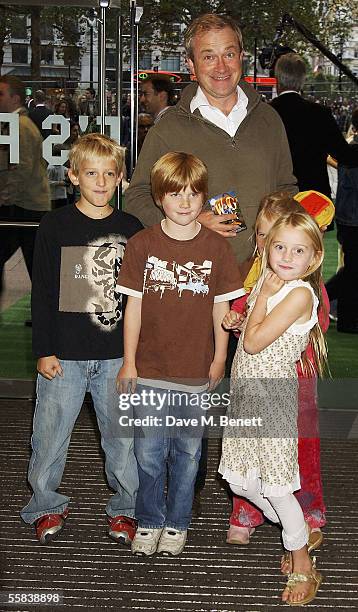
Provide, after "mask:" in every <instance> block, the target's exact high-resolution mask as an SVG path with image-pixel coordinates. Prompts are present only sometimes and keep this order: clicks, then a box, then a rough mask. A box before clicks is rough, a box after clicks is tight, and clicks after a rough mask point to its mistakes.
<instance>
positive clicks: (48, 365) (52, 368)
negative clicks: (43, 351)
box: [37, 355, 63, 380]
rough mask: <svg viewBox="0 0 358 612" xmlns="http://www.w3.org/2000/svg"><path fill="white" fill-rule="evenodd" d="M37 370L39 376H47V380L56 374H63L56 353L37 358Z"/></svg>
mask: <svg viewBox="0 0 358 612" xmlns="http://www.w3.org/2000/svg"><path fill="white" fill-rule="evenodd" d="M37 371H38V372H39V374H41V376H43V377H44V378H47V380H52V379H53V378H55V376H57V374H58V375H59V376H63V370H62V367H61V364H60V362H59V360H58V359H57V357H56V355H50V356H49V357H40V359H38V360H37Z"/></svg>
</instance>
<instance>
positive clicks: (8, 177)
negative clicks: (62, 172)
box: [0, 75, 50, 294]
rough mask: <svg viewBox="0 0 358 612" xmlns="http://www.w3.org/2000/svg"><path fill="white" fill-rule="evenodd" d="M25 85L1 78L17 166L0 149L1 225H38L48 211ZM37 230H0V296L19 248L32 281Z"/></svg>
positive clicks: (1, 103)
mask: <svg viewBox="0 0 358 612" xmlns="http://www.w3.org/2000/svg"><path fill="white" fill-rule="evenodd" d="M24 104H25V85H24V84H23V83H22V81H20V79H17V78H16V77H13V76H6V75H5V76H2V77H0V112H1V113H17V114H18V115H19V155H20V160H19V163H18V164H11V163H10V161H9V151H8V146H7V145H1V153H2V155H1V160H2V162H1V165H0V218H1V220H2V221H9V222H11V221H40V219H41V218H42V216H43V214H44V212H46V211H47V210H49V209H50V189H49V184H48V178H47V172H46V163H45V161H44V159H43V157H42V136H41V134H40V132H39V130H38V128H37V127H36V125H35V124H34V123H33V121H31V119H29V117H28V116H27V112H26V109H25V107H24ZM35 235H36V228H29V227H6V226H4V227H0V294H1V290H2V276H3V269H4V265H5V263H6V262H7V260H8V259H9V258H10V257H11V256H12V255H13V254H14V253H15V251H16V250H17V249H18V248H19V247H21V249H22V252H23V254H24V259H25V263H26V267H27V270H28V273H29V275H30V278H31V273H32V259H33V250H34V243H35Z"/></svg>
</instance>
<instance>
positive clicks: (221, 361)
mask: <svg viewBox="0 0 358 612" xmlns="http://www.w3.org/2000/svg"><path fill="white" fill-rule="evenodd" d="M229 310H230V304H229V302H228V301H227V302H216V303H215V304H214V306H213V324H214V342H215V353H214V359H213V361H212V364H211V366H210V370H209V389H208V390H209V391H212V390H213V389H215V387H217V386H218V384H219V383H220V382H221V381H222V379H223V378H224V375H225V363H226V355H227V345H228V341H229V334H227V333H226V331H225V330H224V329H223V328H222V325H221V322H222V320H223V318H224V317H225V315H226V314H227V312H229Z"/></svg>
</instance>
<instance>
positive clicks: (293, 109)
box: [270, 53, 358, 198]
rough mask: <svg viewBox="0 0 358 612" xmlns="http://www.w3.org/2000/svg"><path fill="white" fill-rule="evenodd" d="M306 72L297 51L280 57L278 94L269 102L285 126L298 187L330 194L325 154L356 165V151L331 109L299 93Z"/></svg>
mask: <svg viewBox="0 0 358 612" xmlns="http://www.w3.org/2000/svg"><path fill="white" fill-rule="evenodd" d="M306 72H307V68H306V64H305V61H304V60H303V59H302V57H300V55H298V54H297V53H286V54H285V55H282V56H281V57H279V58H278V60H277V62H276V64H275V77H276V79H277V92H278V96H277V97H276V98H274V99H273V100H272V101H271V102H270V105H271V107H272V108H274V109H275V111H276V112H277V113H278V114H279V116H280V117H281V119H282V121H283V123H284V126H285V128H286V132H287V138H288V142H289V145H290V151H291V155H292V163H293V173H294V175H295V176H296V178H297V182H298V187H299V191H307V190H308V189H314V190H316V191H319V192H320V193H323V194H324V195H326V196H328V197H329V198H330V197H331V187H330V184H329V178H328V171H327V156H328V155H330V156H331V157H332V158H333V159H334V160H336V161H337V162H338V163H341V164H348V165H351V166H352V165H356V166H358V152H357V151H354V150H353V149H350V147H349V145H348V144H347V142H346V141H345V139H344V137H343V135H342V133H341V131H340V130H339V127H338V126H337V123H336V121H335V120H334V118H333V116H332V113H331V111H330V110H329V109H328V108H327V107H325V106H321V105H320V104H316V103H315V102H310V101H309V100H305V98H304V97H303V96H302V95H301V91H302V89H303V85H304V82H305V79H306Z"/></svg>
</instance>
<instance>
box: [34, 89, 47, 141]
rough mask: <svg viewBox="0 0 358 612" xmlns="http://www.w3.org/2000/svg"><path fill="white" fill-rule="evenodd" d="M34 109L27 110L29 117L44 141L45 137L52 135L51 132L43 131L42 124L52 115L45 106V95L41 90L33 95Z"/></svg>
mask: <svg viewBox="0 0 358 612" xmlns="http://www.w3.org/2000/svg"><path fill="white" fill-rule="evenodd" d="M34 102H35V108H30V109H29V117H30V119H32V121H33V122H34V124H35V125H36V126H37V127H38V129H39V130H40V132H41V135H42V138H43V139H44V140H45V138H47V136H50V134H52V130H49V129H44V128H43V127H42V122H43V121H44V120H45V119H46V118H47V117H48V116H49V115H52V111H51V110H50V109H49V108H47V106H46V94H45V92H44V91H42V89H38V90H37V91H35V94H34Z"/></svg>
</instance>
